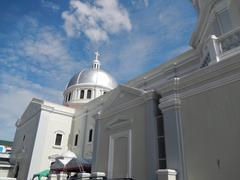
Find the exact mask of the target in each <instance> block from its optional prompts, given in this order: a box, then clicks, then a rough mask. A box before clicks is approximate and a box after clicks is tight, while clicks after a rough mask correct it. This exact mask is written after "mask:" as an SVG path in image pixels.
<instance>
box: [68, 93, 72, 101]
mask: <svg viewBox="0 0 240 180" xmlns="http://www.w3.org/2000/svg"><path fill="white" fill-rule="evenodd" d="M71 96H72V93H69V95H68V101H70V100H71Z"/></svg>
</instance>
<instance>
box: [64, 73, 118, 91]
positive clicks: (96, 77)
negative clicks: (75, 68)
mask: <svg viewBox="0 0 240 180" xmlns="http://www.w3.org/2000/svg"><path fill="white" fill-rule="evenodd" d="M80 84H88V85H89V84H90V85H97V86H103V87H106V88H109V89H114V88H115V87H116V86H117V82H116V81H115V79H114V78H113V77H112V76H111V75H110V74H108V73H107V72H106V71H104V70H101V69H84V70H82V71H80V72H79V73H77V74H75V75H74V76H73V77H72V78H71V80H70V81H69V83H68V85H67V88H69V87H71V86H73V85H80Z"/></svg>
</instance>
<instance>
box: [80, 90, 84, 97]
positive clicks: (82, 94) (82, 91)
mask: <svg viewBox="0 0 240 180" xmlns="http://www.w3.org/2000/svg"><path fill="white" fill-rule="evenodd" d="M83 98H84V90H81V93H80V99H83Z"/></svg>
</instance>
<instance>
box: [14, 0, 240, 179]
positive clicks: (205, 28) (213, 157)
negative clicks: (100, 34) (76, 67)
mask: <svg viewBox="0 0 240 180" xmlns="http://www.w3.org/2000/svg"><path fill="white" fill-rule="evenodd" d="M193 4H194V6H195V7H196V10H197V12H198V14H199V17H198V23H197V26H196V29H195V32H194V33H193V35H192V38H191V42H190V45H191V47H192V48H191V49H190V50H188V51H186V52H185V53H183V54H181V55H179V56H177V57H176V58H174V59H172V60H170V61H168V62H167V63H165V64H162V65H160V66H158V67H156V68H155V69H153V70H151V71H149V72H147V73H145V74H143V75H141V76H139V77H137V78H135V79H133V80H131V81H129V82H128V83H126V84H124V85H117V83H116V81H115V80H114V78H113V77H112V76H111V75H110V74H108V73H107V72H105V71H104V70H102V67H101V63H100V58H99V54H98V53H96V58H95V60H93V63H92V66H91V68H89V69H84V70H82V71H80V72H79V73H77V74H76V75H74V76H73V77H72V79H71V80H70V81H69V83H68V84H67V86H66V89H65V91H64V93H63V95H64V102H63V105H60V104H55V103H51V102H48V101H45V100H41V99H35V98H34V99H32V101H31V102H30V104H29V105H28V107H27V108H26V110H25V112H24V113H23V115H22V116H21V118H20V119H19V120H18V121H17V123H16V126H17V129H16V134H15V138H14V144H13V151H12V156H11V161H12V162H13V163H14V164H15V167H17V168H18V174H17V179H18V180H30V179H31V178H32V177H33V174H35V173H36V172H39V171H41V170H44V169H47V168H49V167H50V164H51V162H52V161H54V158H55V157H58V156H61V155H63V156H64V155H66V154H68V155H69V154H71V153H72V154H75V155H76V156H77V157H78V158H80V159H83V160H86V161H89V162H91V165H92V172H104V173H106V176H107V177H108V178H133V179H134V180H157V179H158V180H235V179H238V177H239V174H238V170H239V167H240V164H239V162H240V155H239V152H240V141H239V137H240V121H239V119H240V111H239V107H240V93H239V92H240V1H239V0H193Z"/></svg>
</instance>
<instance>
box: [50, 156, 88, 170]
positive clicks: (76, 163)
mask: <svg viewBox="0 0 240 180" xmlns="http://www.w3.org/2000/svg"><path fill="white" fill-rule="evenodd" d="M50 169H51V170H53V171H56V172H60V171H65V172H90V171H91V163H90V162H89V161H86V160H83V159H80V158H72V159H71V160H69V159H57V160H56V161H55V163H53V164H52V165H51V167H50Z"/></svg>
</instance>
